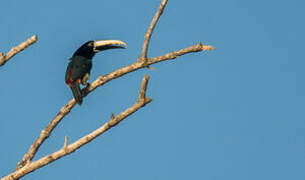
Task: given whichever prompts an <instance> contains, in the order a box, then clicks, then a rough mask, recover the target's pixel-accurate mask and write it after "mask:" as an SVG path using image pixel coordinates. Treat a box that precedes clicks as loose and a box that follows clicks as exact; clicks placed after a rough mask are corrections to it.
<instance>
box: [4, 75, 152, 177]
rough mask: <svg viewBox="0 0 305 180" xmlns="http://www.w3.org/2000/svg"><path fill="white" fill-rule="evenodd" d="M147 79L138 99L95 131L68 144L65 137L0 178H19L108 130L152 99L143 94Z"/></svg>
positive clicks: (145, 78)
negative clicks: (49, 150) (57, 145)
mask: <svg viewBox="0 0 305 180" xmlns="http://www.w3.org/2000/svg"><path fill="white" fill-rule="evenodd" d="M148 79H149V76H147V75H146V76H144V78H143V81H142V85H141V88H140V93H139V99H138V100H137V102H136V103H135V104H134V105H133V106H131V107H130V108H128V109H126V110H125V111H124V112H121V113H120V114H119V115H117V116H111V118H110V120H109V121H108V122H107V123H105V124H104V125H103V126H101V127H100V128H98V129H96V130H95V131H93V132H91V133H90V134H88V135H86V136H84V137H82V138H80V139H78V140H77V141H75V142H74V143H72V144H69V145H68V143H67V142H68V140H67V137H65V142H64V146H63V147H62V148H61V149H60V150H58V151H57V152H54V153H52V154H50V155H47V156H45V157H43V158H41V159H39V160H37V161H34V162H31V163H29V164H27V165H26V166H24V167H22V168H21V169H19V170H17V171H15V172H13V173H11V174H9V175H8V176H5V177H3V178H2V179H1V180H16V179H19V178H21V177H23V176H25V175H26V174H28V173H30V172H32V171H34V170H36V169H39V168H41V167H43V166H45V165H47V164H50V163H51V162H53V161H55V160H57V159H59V158H61V157H63V156H66V155H68V154H71V153H72V152H74V151H75V150H77V149H79V148H80V147H82V146H84V145H85V144H87V143H89V142H90V141H92V140H93V139H95V138H97V137H98V136H100V135H101V134H103V133H104V132H106V131H107V130H109V129H111V128H112V127H114V126H116V125H117V124H119V123H120V122H121V121H122V120H124V119H125V118H127V117H128V116H130V115H131V114H133V113H134V112H136V111H137V110H139V109H140V108H142V107H144V106H145V105H146V104H148V103H150V102H151V101H152V99H150V98H149V97H146V95H145V94H146V87H147V83H148Z"/></svg>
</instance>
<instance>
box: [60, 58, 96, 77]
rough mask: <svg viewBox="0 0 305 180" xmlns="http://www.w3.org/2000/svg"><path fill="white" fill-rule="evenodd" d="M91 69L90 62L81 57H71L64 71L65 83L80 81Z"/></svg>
mask: <svg viewBox="0 0 305 180" xmlns="http://www.w3.org/2000/svg"><path fill="white" fill-rule="evenodd" d="M91 68H92V62H91V60H90V59H87V58H85V57H82V56H73V57H72V58H71V62H70V63H69V65H68V67H67V71H66V82H67V80H69V79H70V80H71V81H72V82H73V81H75V80H77V79H81V78H82V77H83V76H84V75H85V74H86V73H90V70H91Z"/></svg>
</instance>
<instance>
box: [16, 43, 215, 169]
mask: <svg viewBox="0 0 305 180" xmlns="http://www.w3.org/2000/svg"><path fill="white" fill-rule="evenodd" d="M207 50H214V47H212V46H210V45H202V44H201V43H198V44H196V45H194V46H190V47H187V48H184V49H181V50H178V51H173V52H170V53H167V54H165V55H163V56H157V57H152V58H149V59H147V65H151V64H155V63H159V62H161V61H165V60H170V59H175V58H177V57H178V56H181V55H184V54H188V53H193V52H199V51H207ZM145 67H146V64H144V63H143V62H139V61H138V62H135V63H133V64H130V65H128V66H125V67H123V68H121V69H118V70H115V71H113V72H111V73H109V74H107V75H105V76H100V77H99V78H97V79H96V80H95V81H94V82H92V83H91V84H90V86H89V87H88V89H86V92H84V93H85V95H88V94H89V93H90V92H92V91H94V90H95V89H96V88H98V87H99V86H102V85H103V84H105V83H107V82H109V81H111V80H113V79H116V78H118V77H121V76H123V75H125V74H127V73H130V72H133V71H136V70H138V69H141V68H145ZM75 104H76V102H75V99H74V98H73V99H72V100H70V101H69V102H68V103H67V104H66V105H65V106H63V107H62V108H61V109H60V111H59V113H58V114H57V115H56V116H55V117H54V119H53V120H52V121H51V122H50V124H49V125H48V126H47V127H46V128H45V129H44V130H42V131H41V133H40V135H39V137H38V138H37V140H36V141H35V142H34V143H33V144H32V145H31V147H30V149H29V151H28V152H27V153H26V154H25V155H24V156H23V158H22V160H21V162H19V163H18V165H17V167H16V170H18V169H20V168H22V167H23V166H24V165H25V164H26V162H27V161H28V160H32V159H33V158H34V156H35V154H36V152H37V150H38V149H39V147H40V145H41V144H42V143H43V142H44V141H45V140H46V139H47V138H48V137H49V136H50V134H51V133H52V131H53V129H54V128H55V127H56V126H57V124H58V123H59V122H60V121H61V120H62V119H63V118H64V117H65V116H66V115H67V114H68V113H69V112H70V111H71V109H72V108H73V107H74V105H75Z"/></svg>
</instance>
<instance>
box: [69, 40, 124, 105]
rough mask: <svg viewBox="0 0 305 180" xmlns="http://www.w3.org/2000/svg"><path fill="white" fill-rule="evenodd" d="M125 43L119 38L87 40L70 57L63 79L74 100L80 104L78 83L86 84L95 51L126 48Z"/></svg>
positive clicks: (81, 98) (80, 97) (81, 99)
mask: <svg viewBox="0 0 305 180" xmlns="http://www.w3.org/2000/svg"><path fill="white" fill-rule="evenodd" d="M126 47H127V46H126V44H125V43H124V42H123V41H119V40H100V41H88V42H86V43H85V44H83V45H82V46H81V47H80V48H78V49H77V51H76V52H75V53H74V54H73V56H72V58H70V61H69V64H68V67H67V71H66V76H65V81H66V83H67V85H68V86H69V87H70V88H71V90H72V93H73V96H74V98H75V100H76V102H77V103H78V104H79V105H81V104H82V101H83V95H82V91H81V88H80V84H82V85H84V86H87V85H88V82H87V81H88V80H89V78H90V71H91V68H92V58H93V56H94V55H95V53H98V52H100V51H104V50H107V49H114V48H126Z"/></svg>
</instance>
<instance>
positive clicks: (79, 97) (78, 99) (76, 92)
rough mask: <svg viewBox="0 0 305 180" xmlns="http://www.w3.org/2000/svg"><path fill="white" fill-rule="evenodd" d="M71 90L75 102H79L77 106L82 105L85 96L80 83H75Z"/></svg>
mask: <svg viewBox="0 0 305 180" xmlns="http://www.w3.org/2000/svg"><path fill="white" fill-rule="evenodd" d="M70 88H71V90H72V93H73V96H74V98H75V101H76V102H77V104H79V105H81V104H82V102H83V95H82V90H81V89H80V86H79V83H73V84H72V85H71V86H70Z"/></svg>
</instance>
